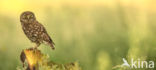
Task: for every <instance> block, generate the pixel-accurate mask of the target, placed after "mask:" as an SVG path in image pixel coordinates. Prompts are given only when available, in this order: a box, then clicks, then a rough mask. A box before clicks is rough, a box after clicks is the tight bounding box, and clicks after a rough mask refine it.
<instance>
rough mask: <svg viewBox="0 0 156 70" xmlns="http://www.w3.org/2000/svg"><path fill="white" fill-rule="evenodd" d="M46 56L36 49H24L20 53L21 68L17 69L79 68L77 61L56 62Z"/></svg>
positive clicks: (53, 69)
mask: <svg viewBox="0 0 156 70" xmlns="http://www.w3.org/2000/svg"><path fill="white" fill-rule="evenodd" d="M48 58H49V57H48V54H47V55H45V54H42V52H41V51H40V50H38V49H33V48H29V49H25V50H23V51H22V52H21V55H20V59H21V62H22V63H23V68H22V67H18V68H17V70H81V68H80V67H79V65H78V63H77V62H71V63H67V64H58V63H54V62H53V61H49V59H48Z"/></svg>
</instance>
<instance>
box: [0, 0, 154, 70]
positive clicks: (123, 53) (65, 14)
mask: <svg viewBox="0 0 156 70" xmlns="http://www.w3.org/2000/svg"><path fill="white" fill-rule="evenodd" d="M155 3H156V1H154V0H96V1H95V0H86V1H83V0H74V1H73V0H57V1H55V0H33V1H32V0H0V70H16V68H17V67H18V66H22V63H21V62H20V58H19V56H20V53H21V51H22V49H26V48H30V47H32V46H33V44H32V43H31V42H30V41H29V40H28V38H27V37H26V36H25V35H24V33H23V31H22V28H21V24H20V19H19V16H20V14H21V13H22V12H23V11H32V12H34V13H35V15H36V17H37V20H38V21H39V22H40V23H42V24H43V25H44V26H45V27H46V29H47V32H48V33H49V35H50V36H51V37H52V39H53V41H54V42H55V44H56V45H55V47H56V49H55V51H52V50H51V49H50V47H48V46H46V45H41V46H40V47H39V49H40V50H42V52H44V53H45V54H48V55H49V57H50V60H52V61H54V62H56V63H69V62H73V61H78V62H79V64H80V66H81V67H82V70H112V68H113V67H114V66H116V65H121V64H122V63H123V61H122V58H126V59H128V60H130V59H131V58H135V59H138V58H140V59H143V60H154V61H156V60H155V58H156V53H155V52H156V4H155ZM155 67H156V66H155Z"/></svg>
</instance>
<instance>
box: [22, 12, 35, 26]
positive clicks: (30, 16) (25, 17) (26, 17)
mask: <svg viewBox="0 0 156 70" xmlns="http://www.w3.org/2000/svg"><path fill="white" fill-rule="evenodd" d="M35 20H36V17H35V15H34V13H33V12H31V11H25V12H23V13H22V14H21V16H20V21H21V22H24V23H33V22H34V21H35Z"/></svg>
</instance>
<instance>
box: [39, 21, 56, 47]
mask: <svg viewBox="0 0 156 70" xmlns="http://www.w3.org/2000/svg"><path fill="white" fill-rule="evenodd" d="M37 25H38V26H40V31H41V38H42V39H43V41H44V42H46V43H47V44H48V45H50V46H51V47H52V49H54V45H55V43H54V42H53V40H52V39H51V38H50V36H49V35H48V33H47V31H46V29H45V27H44V26H43V25H42V24H40V23H38V24H37Z"/></svg>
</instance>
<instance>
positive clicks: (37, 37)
mask: <svg viewBox="0 0 156 70" xmlns="http://www.w3.org/2000/svg"><path fill="white" fill-rule="evenodd" d="M20 22H21V24H22V29H23V31H24V33H25V35H26V36H27V37H28V38H29V40H31V42H33V43H36V46H35V48H37V47H39V45H40V44H41V43H44V44H48V45H50V47H51V48H52V49H55V48H54V42H53V41H52V39H51V38H50V36H49V35H48V33H47V31H46V29H45V28H44V26H43V25H42V24H40V23H39V22H38V21H37V20H36V17H35V15H34V13H33V12H30V11H26V12H23V13H22V14H21V16H20Z"/></svg>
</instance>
